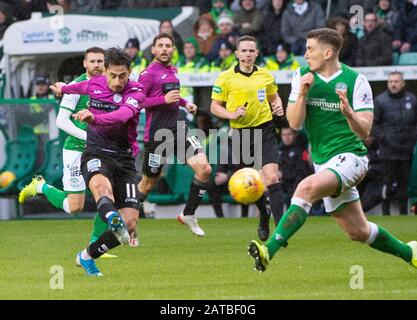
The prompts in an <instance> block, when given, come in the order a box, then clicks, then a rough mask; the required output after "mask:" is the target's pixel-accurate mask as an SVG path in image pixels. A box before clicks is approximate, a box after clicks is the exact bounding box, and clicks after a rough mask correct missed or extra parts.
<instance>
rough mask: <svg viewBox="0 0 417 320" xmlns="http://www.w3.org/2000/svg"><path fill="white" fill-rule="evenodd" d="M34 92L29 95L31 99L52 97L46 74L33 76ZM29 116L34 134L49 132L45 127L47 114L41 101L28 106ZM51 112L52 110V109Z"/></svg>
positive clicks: (49, 82)
mask: <svg viewBox="0 0 417 320" xmlns="http://www.w3.org/2000/svg"><path fill="white" fill-rule="evenodd" d="M34 83H35V93H34V95H33V96H31V97H30V99H31V100H37V99H49V100H51V99H54V98H55V96H54V95H53V94H52V93H51V90H50V89H49V86H50V85H51V81H50V80H49V77H48V76H46V75H38V76H36V77H35V80H34ZM29 112H30V117H31V121H32V122H33V123H34V124H33V132H34V133H35V134H47V133H48V132H49V130H48V127H47V123H46V122H47V120H48V116H45V114H44V112H45V109H44V107H43V106H42V104H41V103H31V104H30V107H29ZM52 112H54V111H53V110H52ZM45 121H46V122H45Z"/></svg>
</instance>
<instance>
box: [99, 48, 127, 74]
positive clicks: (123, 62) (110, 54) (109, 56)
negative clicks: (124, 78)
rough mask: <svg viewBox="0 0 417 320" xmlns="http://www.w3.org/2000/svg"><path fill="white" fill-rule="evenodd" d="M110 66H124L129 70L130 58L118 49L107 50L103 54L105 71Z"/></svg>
mask: <svg viewBox="0 0 417 320" xmlns="http://www.w3.org/2000/svg"><path fill="white" fill-rule="evenodd" d="M110 65H112V66H126V68H128V69H129V68H130V58H129V56H128V55H126V54H125V53H124V52H123V50H122V49H120V48H119V47H113V48H110V49H107V50H106V52H105V53H104V67H105V68H106V69H107V68H108V67H109V66H110Z"/></svg>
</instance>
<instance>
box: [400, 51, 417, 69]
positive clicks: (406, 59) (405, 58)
mask: <svg viewBox="0 0 417 320" xmlns="http://www.w3.org/2000/svg"><path fill="white" fill-rule="evenodd" d="M397 64H398V65H401V66H412V65H417V52H407V53H402V54H401V55H400V57H399V58H398V62H397Z"/></svg>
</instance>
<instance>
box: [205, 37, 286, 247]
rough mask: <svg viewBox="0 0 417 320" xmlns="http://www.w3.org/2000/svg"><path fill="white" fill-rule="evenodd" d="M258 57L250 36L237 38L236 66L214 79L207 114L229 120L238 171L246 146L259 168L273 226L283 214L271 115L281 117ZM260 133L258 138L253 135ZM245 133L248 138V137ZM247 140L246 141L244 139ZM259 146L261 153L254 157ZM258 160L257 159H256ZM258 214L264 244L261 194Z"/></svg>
mask: <svg viewBox="0 0 417 320" xmlns="http://www.w3.org/2000/svg"><path fill="white" fill-rule="evenodd" d="M258 54H259V50H258V48H257V44H256V39H255V38H254V37H252V36H243V37H241V38H239V40H238V41H237V44H236V57H237V59H238V61H239V64H238V65H237V66H236V67H232V68H230V69H228V70H226V71H224V72H222V73H221V74H220V75H219V77H218V78H217V80H216V82H215V84H214V87H213V92H212V95H211V98H212V103H211V112H212V113H213V114H214V115H215V116H217V117H219V118H222V119H229V121H230V126H231V128H232V141H236V140H235V139H237V138H236V137H238V139H240V140H239V142H240V145H239V146H236V145H233V150H232V152H233V155H234V156H235V157H236V156H237V154H236V153H237V152H239V153H240V154H239V155H238V156H239V158H238V159H240V165H241V166H242V167H251V166H253V165H254V163H253V162H252V163H246V162H245V161H244V159H247V157H246V156H247V155H245V154H242V152H241V149H244V146H248V145H249V146H250V154H251V155H253V156H254V161H255V163H260V164H261V165H262V174H263V176H264V181H265V183H266V185H267V188H268V192H269V198H270V207H271V211H272V214H273V216H274V220H275V224H276V225H277V224H278V222H279V220H280V219H281V216H282V211H283V192H282V186H281V184H280V183H279V180H278V164H279V162H280V160H279V154H278V152H279V151H278V141H277V135H276V132H275V125H274V124H273V122H272V115H278V116H283V115H284V109H283V107H282V101H281V98H280V97H279V95H278V93H277V91H278V88H277V85H276V84H275V79H274V77H273V76H272V74H271V73H269V71H268V70H266V69H264V68H259V67H257V66H256V65H255V60H256V58H257V56H258ZM256 129H261V130H262V131H261V132H262V134H261V136H258V137H257V135H256V132H260V131H255V130H256ZM248 133H249V134H250V135H248ZM248 136H249V137H248ZM259 146H262V152H261V153H257V150H259V149H258V148H259ZM259 156H261V158H259ZM256 205H257V207H258V209H259V212H260V220H259V228H258V236H259V239H261V240H262V241H265V240H267V239H268V237H269V217H270V212H269V208H268V206H267V201H266V196H265V194H264V195H263V196H262V197H261V198H260V199H259V200H258V201H257V202H256Z"/></svg>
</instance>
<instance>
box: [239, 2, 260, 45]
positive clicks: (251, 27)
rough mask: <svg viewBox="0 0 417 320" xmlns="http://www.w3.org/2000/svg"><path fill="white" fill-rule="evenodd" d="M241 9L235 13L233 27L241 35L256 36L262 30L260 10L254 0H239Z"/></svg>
mask: <svg viewBox="0 0 417 320" xmlns="http://www.w3.org/2000/svg"><path fill="white" fill-rule="evenodd" d="M240 6H241V7H242V9H241V10H240V11H238V12H237V13H236V16H235V27H236V28H237V29H238V31H239V33H240V34H241V35H242V36H246V35H250V36H253V37H257V36H259V35H260V34H261V33H262V30H263V23H264V21H263V19H264V17H263V15H262V12H261V11H260V10H258V9H256V0H240Z"/></svg>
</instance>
